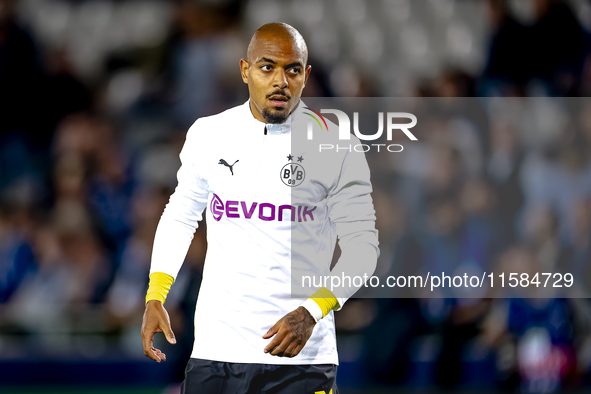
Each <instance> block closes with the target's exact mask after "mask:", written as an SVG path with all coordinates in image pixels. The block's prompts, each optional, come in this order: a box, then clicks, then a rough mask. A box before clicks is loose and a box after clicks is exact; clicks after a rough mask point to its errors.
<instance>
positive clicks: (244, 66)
mask: <svg viewBox="0 0 591 394" xmlns="http://www.w3.org/2000/svg"><path fill="white" fill-rule="evenodd" d="M249 68H250V64H248V61H247V60H246V59H240V74H241V75H242V81H243V82H244V83H245V84H247V85H248V69H249Z"/></svg>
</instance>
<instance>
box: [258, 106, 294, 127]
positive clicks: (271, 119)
mask: <svg viewBox="0 0 591 394" xmlns="http://www.w3.org/2000/svg"><path fill="white" fill-rule="evenodd" d="M262 115H263V118H264V119H265V122H267V123H269V124H279V123H284V122H285V121H286V120H287V118H288V117H289V112H288V111H287V110H284V111H282V112H281V111H274V112H271V110H269V109H268V108H265V109H263V113H262Z"/></svg>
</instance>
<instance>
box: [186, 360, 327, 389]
mask: <svg viewBox="0 0 591 394" xmlns="http://www.w3.org/2000/svg"><path fill="white" fill-rule="evenodd" d="M336 377H337V366H336V365H333V364H313V365H272V364H242V363H226V362H219V361H210V360H202V359H198V358H191V359H189V362H188V363H187V368H186V369H185V381H184V382H183V384H182V386H181V393H182V394H272V393H273V394H315V393H319V392H320V393H322V392H324V393H325V394H330V393H331V391H332V394H338V390H337V385H336Z"/></svg>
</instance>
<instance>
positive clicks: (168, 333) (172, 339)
mask: <svg viewBox="0 0 591 394" xmlns="http://www.w3.org/2000/svg"><path fill="white" fill-rule="evenodd" d="M164 335H165V336H166V340H167V341H168V343H170V344H171V345H174V344H176V338H175V337H174V332H172V328H170V326H168V327H166V328H165V329H164Z"/></svg>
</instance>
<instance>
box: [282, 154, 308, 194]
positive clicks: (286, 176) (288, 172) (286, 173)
mask: <svg viewBox="0 0 591 394" xmlns="http://www.w3.org/2000/svg"><path fill="white" fill-rule="evenodd" d="M287 160H288V161H289V163H287V164H286V165H284V166H283V168H282V169H281V173H280V177H281V181H282V182H283V183H284V184H286V185H287V186H289V187H296V186H299V185H301V184H302V182H304V179H305V178H306V171H305V170H304V166H303V165H302V162H303V161H304V158H303V156H298V157H297V158H296V157H295V156H292V155H291V154H289V155H288V156H287Z"/></svg>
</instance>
